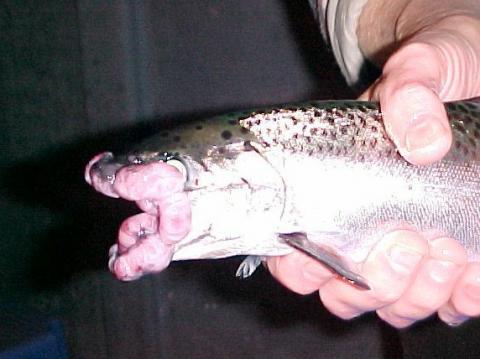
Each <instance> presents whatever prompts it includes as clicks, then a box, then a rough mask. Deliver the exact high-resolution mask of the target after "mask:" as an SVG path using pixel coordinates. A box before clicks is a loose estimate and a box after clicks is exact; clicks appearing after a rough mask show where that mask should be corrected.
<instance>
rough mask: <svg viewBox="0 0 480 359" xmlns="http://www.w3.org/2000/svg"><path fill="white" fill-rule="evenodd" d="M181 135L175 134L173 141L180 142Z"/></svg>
mask: <svg viewBox="0 0 480 359" xmlns="http://www.w3.org/2000/svg"><path fill="white" fill-rule="evenodd" d="M180 140H181V137H180V136H178V135H175V136H173V142H180Z"/></svg>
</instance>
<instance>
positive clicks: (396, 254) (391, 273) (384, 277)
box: [320, 230, 428, 319]
mask: <svg viewBox="0 0 480 359" xmlns="http://www.w3.org/2000/svg"><path fill="white" fill-rule="evenodd" d="M427 253H428V243H427V241H426V239H424V238H423V237H422V236H420V235H419V234H418V233H417V232H414V231H410V230H399V231H394V232H391V233H389V234H387V235H386V236H385V237H384V238H383V239H382V240H381V241H380V242H379V243H377V245H376V246H375V247H374V248H373V249H372V252H371V253H370V254H369V256H368V258H367V259H366V260H365V262H364V263H363V265H362V270H361V273H360V274H361V275H362V276H363V277H364V278H366V279H367V282H368V284H369V286H370V287H371V290H368V291H365V290H361V289H357V288H355V287H353V286H351V285H348V284H347V283H345V282H343V281H342V280H339V279H332V280H330V281H328V282H327V283H326V284H325V285H323V286H322V288H320V299H321V301H322V303H323V304H324V305H325V307H326V308H327V309H328V310H329V311H330V312H332V313H333V314H335V315H337V316H339V317H341V318H343V319H350V318H354V317H356V316H358V315H360V314H362V313H364V312H367V311H371V310H376V309H378V308H381V307H383V306H385V305H387V304H391V303H393V302H395V301H396V300H398V298H400V297H401V296H402V294H403V293H404V292H405V290H406V289H407V288H408V287H409V285H410V283H412V282H413V280H414V278H415V275H416V272H417V270H418V268H419V266H420V263H421V262H422V259H423V258H424V256H425V255H427Z"/></svg>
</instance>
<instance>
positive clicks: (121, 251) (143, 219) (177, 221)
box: [86, 154, 191, 281]
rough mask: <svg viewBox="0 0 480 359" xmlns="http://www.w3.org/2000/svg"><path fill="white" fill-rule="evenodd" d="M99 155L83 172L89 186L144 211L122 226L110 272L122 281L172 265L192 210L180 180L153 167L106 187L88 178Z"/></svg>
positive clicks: (129, 171)
mask: <svg viewBox="0 0 480 359" xmlns="http://www.w3.org/2000/svg"><path fill="white" fill-rule="evenodd" d="M102 155H103V154H101V155H99V156H97V157H95V158H94V159H93V160H92V161H90V163H89V165H88V166H87V169H86V179H87V182H89V183H90V184H91V185H93V186H94V188H95V189H96V190H97V191H99V192H101V193H103V194H105V195H108V196H112V197H120V198H124V199H126V200H130V201H136V203H137V205H138V206H139V207H140V209H142V210H143V211H144V212H143V213H141V214H137V215H135V216H132V217H130V218H127V219H126V220H125V221H124V222H123V223H122V225H121V226H120V229H119V232H118V240H117V244H115V245H113V246H112V247H111V248H110V260H109V268H110V270H111V271H112V273H113V274H115V276H116V277H117V278H118V279H121V280H124V281H129V280H134V279H137V278H139V277H141V276H142V275H144V274H147V273H154V272H160V271H162V270H163V269H165V268H166V267H167V266H168V265H169V263H170V261H171V258H172V256H173V250H174V244H175V243H177V242H178V241H180V240H181V239H183V238H184V237H185V236H186V235H187V234H188V232H189V231H190V225H191V209H190V203H189V201H188V197H187V194H186V193H185V192H184V191H183V187H184V178H183V175H182V174H181V173H180V172H179V171H178V170H177V169H176V168H175V167H173V166H170V165H168V164H166V163H163V162H154V163H150V164H146V165H135V166H128V167H124V168H122V169H120V170H119V171H118V172H117V173H116V175H115V181H114V183H113V185H111V186H109V185H108V184H106V183H105V181H96V180H95V178H92V177H91V176H90V168H91V166H92V164H93V163H95V162H96V161H97V160H98V159H99V158H100V156H102Z"/></svg>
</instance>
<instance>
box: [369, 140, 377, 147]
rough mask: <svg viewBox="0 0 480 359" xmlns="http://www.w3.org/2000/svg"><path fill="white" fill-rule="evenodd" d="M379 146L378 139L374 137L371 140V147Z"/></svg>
mask: <svg viewBox="0 0 480 359" xmlns="http://www.w3.org/2000/svg"><path fill="white" fill-rule="evenodd" d="M376 146H377V139H376V138H374V139H372V140H371V141H370V147H371V148H375V147H376Z"/></svg>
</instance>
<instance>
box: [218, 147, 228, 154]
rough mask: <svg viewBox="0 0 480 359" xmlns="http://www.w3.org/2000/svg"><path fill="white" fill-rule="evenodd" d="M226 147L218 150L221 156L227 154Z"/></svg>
mask: <svg viewBox="0 0 480 359" xmlns="http://www.w3.org/2000/svg"><path fill="white" fill-rule="evenodd" d="M225 151H226V150H225V147H219V148H218V153H220V154H221V155H223V154H225Z"/></svg>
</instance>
